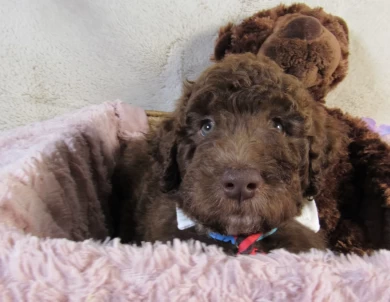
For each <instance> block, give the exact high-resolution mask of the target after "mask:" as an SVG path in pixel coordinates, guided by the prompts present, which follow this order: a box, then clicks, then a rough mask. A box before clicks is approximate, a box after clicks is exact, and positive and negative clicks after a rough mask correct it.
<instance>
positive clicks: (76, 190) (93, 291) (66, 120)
mask: <svg viewBox="0 0 390 302" xmlns="http://www.w3.org/2000/svg"><path fill="white" fill-rule="evenodd" d="M147 130H148V125H147V118H146V115H145V113H144V112H143V111H142V110H141V109H138V108H134V107H131V106H129V105H125V104H122V103H120V102H113V103H106V104H102V105H98V106H93V107H89V108H86V109H83V110H81V111H79V112H77V113H75V114H73V115H67V116H64V117H59V118H56V119H54V120H50V121H46V122H42V123H37V124H34V125H30V126H28V127H23V128H19V129H15V130H12V131H10V132H7V133H3V134H2V136H1V137H0V158H1V162H0V301H390V289H389V284H390V274H389V270H390V252H388V251H379V252H377V253H375V254H374V255H372V256H370V257H358V256H356V255H349V256H336V255H334V254H332V253H331V252H318V251H312V252H311V253H307V254H301V255H294V254H290V253H288V252H286V251H283V250H279V251H275V252H273V253H271V254H268V255H256V256H240V257H229V256H226V255H224V254H223V253H222V252H221V251H220V250H219V249H217V248H215V247H207V248H206V252H202V247H201V245H200V244H199V243H198V242H192V243H182V242H179V241H177V242H175V243H174V244H173V245H172V246H169V245H163V244H156V245H150V244H145V245H144V246H143V247H135V246H129V245H122V244H120V243H119V242H118V240H111V241H108V240H107V239H106V237H107V236H108V234H109V228H108V226H109V225H110V221H108V220H107V219H106V218H105V217H106V216H105V215H104V214H105V213H106V212H107V211H108V208H109V200H110V192H111V185H110V176H111V174H112V171H113V169H114V167H115V163H116V160H117V157H118V151H119V146H120V140H121V139H122V138H128V137H132V136H138V135H140V134H141V133H143V132H146V131H147ZM89 238H94V239H95V240H91V239H89ZM96 240H100V241H96Z"/></svg>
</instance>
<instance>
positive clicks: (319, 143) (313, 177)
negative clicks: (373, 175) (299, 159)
mask: <svg viewBox="0 0 390 302" xmlns="http://www.w3.org/2000/svg"><path fill="white" fill-rule="evenodd" d="M343 127H344V125H343V124H341V123H340V122H339V121H338V120H336V119H335V118H333V117H332V116H331V115H329V114H328V112H327V111H326V110H325V108H324V107H323V106H322V105H321V104H316V105H315V108H314V113H313V116H312V124H311V129H310V134H309V156H308V165H307V169H308V170H307V173H306V174H307V181H306V185H305V193H304V195H305V196H315V195H317V194H318V193H319V191H320V190H321V188H324V186H325V182H326V178H327V174H328V172H329V171H331V170H332V169H334V168H335V165H337V163H339V161H340V159H341V157H342V156H343V155H345V153H346V152H348V151H347V143H348V142H347V141H348V138H347V136H346V135H345V134H344V130H343Z"/></svg>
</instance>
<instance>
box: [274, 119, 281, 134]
mask: <svg viewBox="0 0 390 302" xmlns="http://www.w3.org/2000/svg"><path fill="white" fill-rule="evenodd" d="M272 123H273V127H274V128H275V129H276V130H278V131H279V132H284V127H283V125H282V121H281V120H280V119H278V118H276V119H274V120H273V121H272Z"/></svg>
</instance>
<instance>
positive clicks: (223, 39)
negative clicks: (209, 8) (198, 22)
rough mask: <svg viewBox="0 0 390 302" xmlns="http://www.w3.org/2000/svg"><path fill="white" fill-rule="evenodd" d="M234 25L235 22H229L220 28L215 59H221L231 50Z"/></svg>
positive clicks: (215, 48)
mask: <svg viewBox="0 0 390 302" xmlns="http://www.w3.org/2000/svg"><path fill="white" fill-rule="evenodd" d="M232 27H233V24H232V23H229V24H228V25H226V26H224V27H221V28H220V29H219V33H218V38H217V40H216V41H215V47H214V57H213V58H212V59H213V60H215V61H220V60H222V59H223V58H224V57H225V55H226V54H227V53H229V52H231V49H232V35H233V32H232Z"/></svg>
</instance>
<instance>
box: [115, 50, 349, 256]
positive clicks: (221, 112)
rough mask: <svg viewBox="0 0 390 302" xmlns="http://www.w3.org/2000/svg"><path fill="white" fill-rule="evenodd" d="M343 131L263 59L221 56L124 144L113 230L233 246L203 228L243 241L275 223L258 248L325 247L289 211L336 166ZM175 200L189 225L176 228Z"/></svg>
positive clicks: (133, 236) (127, 237)
mask: <svg viewBox="0 0 390 302" xmlns="http://www.w3.org/2000/svg"><path fill="white" fill-rule="evenodd" d="M343 132H344V128H343V126H342V125H341V124H340V123H338V122H337V120H334V119H333V118H332V117H331V116H330V115H328V114H327V112H326V110H325V108H324V107H323V105H322V104H320V103H317V102H314V101H313V99H312V97H311V96H310V94H309V93H308V92H307V90H306V89H305V88H304V87H303V86H302V84H301V83H300V82H299V81H298V80H297V79H296V78H294V77H293V76H290V75H286V74H285V73H284V72H283V71H282V70H281V69H280V68H279V67H278V66H277V64H275V63H274V62H272V61H271V60H269V59H268V58H266V57H256V56H255V55H253V54H246V55H237V56H236V55H231V56H228V57H227V58H225V59H224V60H223V61H221V62H219V63H216V64H215V65H213V66H212V67H210V68H209V69H207V70H206V71H205V72H204V73H203V74H202V75H201V76H200V77H199V79H198V80H197V81H196V82H195V83H189V84H187V85H186V87H185V91H184V93H183V96H182V98H181V99H180V101H179V103H178V105H177V109H176V111H175V112H174V113H173V114H172V117H171V118H169V119H167V120H165V121H164V122H163V123H162V124H161V125H160V126H159V127H158V128H157V129H155V130H153V131H152V132H151V133H149V134H148V136H147V140H145V141H136V142H131V143H129V145H128V146H127V149H126V150H125V151H124V157H123V162H122V164H121V165H120V166H121V169H120V170H121V172H120V173H119V174H117V176H116V178H117V179H119V181H120V182H121V186H122V196H121V198H125V199H126V202H125V204H124V205H122V207H121V208H119V210H118V212H119V213H120V214H121V216H122V220H121V226H120V237H121V238H122V239H123V241H131V240H136V241H156V240H160V241H167V240H171V239H173V238H181V239H190V238H193V239H198V240H201V241H203V242H207V243H210V244H219V245H221V246H223V247H224V248H225V249H226V250H227V251H230V252H237V250H236V248H237V247H236V246H234V245H232V244H229V243H228V242H222V241H218V240H214V239H213V238H210V232H217V233H220V234H223V235H233V236H243V237H244V238H245V237H247V236H250V235H252V234H256V233H267V232H269V231H270V230H273V229H274V228H277V231H276V232H275V233H273V234H272V235H270V236H268V237H266V238H264V239H263V240H261V241H257V242H256V244H255V245H256V248H257V249H259V250H262V251H265V252H268V251H269V250H272V249H275V248H286V249H287V250H290V251H292V252H300V251H305V250H308V249H310V248H320V249H323V248H325V242H324V241H323V239H322V236H321V235H320V234H318V233H314V232H313V231H311V230H309V229H308V228H306V227H305V226H303V225H301V224H300V223H298V222H297V221H296V220H294V217H295V216H297V215H298V214H299V213H300V210H301V208H302V203H303V201H304V200H305V199H306V198H308V197H310V196H315V195H316V194H317V192H318V189H319V186H320V185H321V186H322V185H323V181H324V177H325V176H326V175H327V173H329V171H331V170H333V169H334V167H335V164H337V163H338V160H339V158H340V156H341V155H342V154H341V153H342V152H343V151H342V150H345V149H346V148H345V146H346V144H347V141H346V139H344V138H345V137H346V135H344V134H343ZM123 191H125V194H124V195H123ZM176 207H178V208H179V209H180V210H182V211H183V212H184V213H185V214H186V215H187V216H188V217H190V218H191V219H192V220H193V221H195V222H196V225H195V226H194V227H191V228H188V229H185V230H179V229H178V226H177V216H176V215H177V214H176ZM132 230H133V231H134V230H135V233H134V232H133V231H132Z"/></svg>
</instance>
